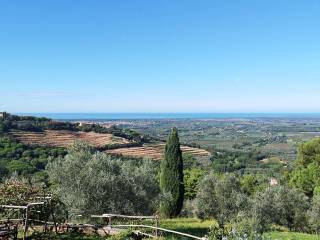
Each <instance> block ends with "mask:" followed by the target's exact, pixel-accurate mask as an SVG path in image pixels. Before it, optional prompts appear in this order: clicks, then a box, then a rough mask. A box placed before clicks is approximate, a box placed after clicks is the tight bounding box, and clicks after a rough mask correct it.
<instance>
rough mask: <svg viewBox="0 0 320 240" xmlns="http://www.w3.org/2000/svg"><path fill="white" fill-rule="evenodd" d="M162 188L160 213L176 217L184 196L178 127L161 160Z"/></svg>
mask: <svg viewBox="0 0 320 240" xmlns="http://www.w3.org/2000/svg"><path fill="white" fill-rule="evenodd" d="M160 189H161V192H162V200H161V203H160V214H161V215H162V216H164V217H170V218H171V217H176V216H177V215H179V213H180V212H181V209H182V206H183V198H184V185H183V159H182V152H181V149H180V143H179V136H178V130H177V128H173V129H172V132H171V135H170V136H169V138H168V140H167V144H166V147H165V154H164V159H163V160H162V162H161V173H160Z"/></svg>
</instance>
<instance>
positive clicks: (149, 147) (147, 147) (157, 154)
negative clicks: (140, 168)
mask: <svg viewBox="0 0 320 240" xmlns="http://www.w3.org/2000/svg"><path fill="white" fill-rule="evenodd" d="M164 147H165V144H163V143H158V144H144V145H143V146H142V147H130V148H118V149H113V150H107V151H106V152H107V153H110V154H121V155H123V156H131V157H148V158H151V159H154V160H160V159H162V157H163V152H164ZM181 150H182V152H183V153H187V154H191V155H193V156H195V157H206V156H210V153H209V152H208V151H206V150H204V149H199V148H192V147H188V146H181Z"/></svg>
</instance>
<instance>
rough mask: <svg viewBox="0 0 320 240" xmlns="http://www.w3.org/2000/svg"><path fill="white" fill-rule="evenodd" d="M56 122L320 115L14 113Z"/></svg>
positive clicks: (319, 115) (308, 115) (303, 115)
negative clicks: (50, 119) (46, 118)
mask: <svg viewBox="0 0 320 240" xmlns="http://www.w3.org/2000/svg"><path fill="white" fill-rule="evenodd" d="M15 114H17V115H25V116H36V117H48V118H52V119H56V120H124V119H125V120H139V119H140V120H143V119H154V120H156V119H253V118H320V113H15Z"/></svg>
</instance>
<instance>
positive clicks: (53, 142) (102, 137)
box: [11, 130, 129, 147]
mask: <svg viewBox="0 0 320 240" xmlns="http://www.w3.org/2000/svg"><path fill="white" fill-rule="evenodd" d="M11 134H12V136H13V137H14V138H15V139H17V140H19V141H20V142H22V143H24V144H27V145H39V146H51V147H66V146H68V145H70V144H72V143H74V141H76V140H81V141H85V142H87V143H88V144H89V145H91V146H93V147H103V146H105V145H109V144H126V143H129V141H128V140H127V139H124V138H120V137H115V136H113V135H112V134H100V133H94V132H74V131H66V130H59V131H56V130H46V131H44V132H27V131H11Z"/></svg>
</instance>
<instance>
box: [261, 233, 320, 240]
mask: <svg viewBox="0 0 320 240" xmlns="http://www.w3.org/2000/svg"><path fill="white" fill-rule="evenodd" d="M266 235H267V236H271V239H272V240H320V236H317V235H311V234H305V233H296V232H271V233H267V234H266Z"/></svg>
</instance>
